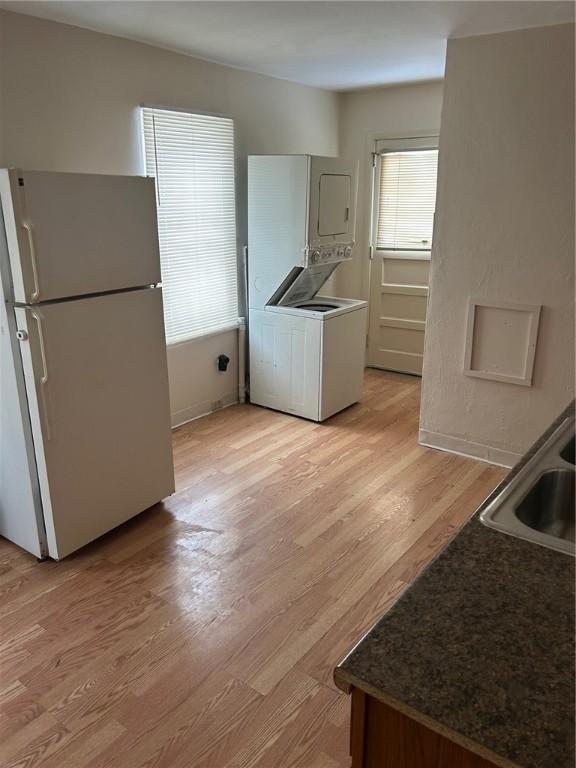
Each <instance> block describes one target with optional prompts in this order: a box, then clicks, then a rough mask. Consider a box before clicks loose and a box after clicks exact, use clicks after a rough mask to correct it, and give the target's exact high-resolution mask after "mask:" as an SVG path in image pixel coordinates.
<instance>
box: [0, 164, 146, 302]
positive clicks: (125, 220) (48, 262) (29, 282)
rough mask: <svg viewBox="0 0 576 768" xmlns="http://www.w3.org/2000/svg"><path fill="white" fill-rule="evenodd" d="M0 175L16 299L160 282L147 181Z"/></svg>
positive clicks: (21, 173)
mask: <svg viewBox="0 0 576 768" xmlns="http://www.w3.org/2000/svg"><path fill="white" fill-rule="evenodd" d="M3 173H4V176H3V178H2V183H1V191H2V204H3V208H4V211H5V215H6V218H7V232H8V237H9V246H10V259H11V265H12V274H13V277H14V294H15V299H16V301H17V302H20V303H23V304H30V303H37V302H40V301H47V300H51V299H59V298H63V297H72V296H82V295H86V294H92V293H102V292H105V291H111V290H120V289H123V288H133V287H138V286H143V285H153V284H155V283H158V282H160V279H161V278H160V258H159V249H158V235H157V228H156V200H155V190H154V180H153V179H145V178H140V177H137V176H105V175H99V174H76V173H49V172H39V171H18V170H11V171H8V172H7V171H4V172H3ZM6 174H9V175H8V176H6Z"/></svg>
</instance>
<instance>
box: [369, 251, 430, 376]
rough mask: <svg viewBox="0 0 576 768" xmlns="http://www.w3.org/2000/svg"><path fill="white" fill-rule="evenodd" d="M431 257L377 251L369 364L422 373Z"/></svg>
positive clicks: (373, 278)
mask: <svg viewBox="0 0 576 768" xmlns="http://www.w3.org/2000/svg"><path fill="white" fill-rule="evenodd" d="M429 266H430V260H429V258H409V259H408V258H398V257H397V256H394V254H386V252H383V251H375V256H374V259H373V261H372V265H371V273H370V320H369V331H368V352H367V364H368V365H369V366H372V367H374V368H385V369H387V370H391V371H401V372H403V373H414V374H417V375H421V374H422V358H423V354H424V331H425V327H426V308H427V304H428V279H429Z"/></svg>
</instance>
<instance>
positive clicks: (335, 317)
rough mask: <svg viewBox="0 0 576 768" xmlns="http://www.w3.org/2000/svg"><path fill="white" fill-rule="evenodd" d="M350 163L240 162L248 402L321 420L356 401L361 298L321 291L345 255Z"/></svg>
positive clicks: (350, 245)
mask: <svg viewBox="0 0 576 768" xmlns="http://www.w3.org/2000/svg"><path fill="white" fill-rule="evenodd" d="M356 187H357V173H356V167H355V166H354V165H350V164H347V163H346V162H344V161H342V160H338V159H332V158H325V157H312V156H310V155H253V156H251V157H249V158H248V262H247V272H248V275H247V277H248V279H247V282H248V306H249V346H250V400H251V402H252V403H255V404H257V405H263V406H266V407H267V408H273V409H275V410H278V411H285V412H286V413H291V414H294V415H296V416H302V417H304V418H307V419H312V420H313V421H323V420H324V419H327V418H328V417H329V416H332V415H333V414H335V413H337V412H338V411H341V410H342V409H343V408H346V407H347V406H349V405H352V404H353V403H356V402H358V400H360V398H361V397H362V384H363V373H364V354H365V347H366V313H367V303H366V302H365V301H358V300H355V299H343V298H334V297H331V296H322V295H320V293H319V291H320V290H321V289H322V286H323V285H324V284H325V283H326V281H327V280H328V278H329V277H330V276H331V275H332V273H333V272H334V270H335V269H336V268H337V267H338V265H339V264H340V263H342V262H345V261H350V260H351V259H352V258H353V253H354V218H355V211H356Z"/></svg>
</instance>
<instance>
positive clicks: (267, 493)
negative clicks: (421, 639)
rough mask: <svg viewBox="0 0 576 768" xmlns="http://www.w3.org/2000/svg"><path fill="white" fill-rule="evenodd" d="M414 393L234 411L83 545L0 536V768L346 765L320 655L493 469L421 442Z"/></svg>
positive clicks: (332, 654) (202, 422) (222, 415)
mask: <svg viewBox="0 0 576 768" xmlns="http://www.w3.org/2000/svg"><path fill="white" fill-rule="evenodd" d="M418 406H419V380H418V379H415V378H412V377H408V376H400V375H395V374H390V373H383V372H378V371H368V372H367V374H366V386H365V396H364V399H363V401H362V403H361V404H359V405H356V406H353V407H352V408H349V409H348V410H346V411H344V412H342V413H340V414H338V415H337V416H335V417H333V418H332V419H330V420H329V421H327V422H325V423H324V424H315V423H312V422H307V421H303V420H300V419H296V418H293V417H291V416H287V415H285V414H280V413H275V412H273V411H268V410H265V409H262V408H257V407H254V406H250V405H238V406H233V407H231V408H228V409H226V410H223V411H219V412H218V413H215V414H213V415H211V416H208V417H205V418H203V419H199V420H198V421H195V422H192V423H191V424H188V425H186V426H184V427H182V428H180V429H179V430H177V431H176V432H175V433H174V457H175V465H176V473H177V492H176V494H175V495H174V496H172V497H171V498H170V499H168V500H167V501H166V502H164V503H163V504H159V505H157V506H156V507H155V508H153V509H152V510H149V511H147V512H145V513H144V514H142V515H140V516H139V517H138V518H136V519H135V520H133V521H131V522H129V523H127V524H126V525H124V526H122V527H121V528H119V529H117V530H116V531H113V532H112V533H110V534H108V535H107V536H105V537H103V538H102V539H100V540H99V541H97V542H95V543H93V544H91V545H89V546H88V547H85V548H84V549H83V550H82V551H80V552H78V553H76V554H75V555H72V556H71V557H69V558H67V559H66V560H64V561H62V562H61V563H54V562H46V563H36V561H35V559H34V558H33V557H31V556H29V555H27V554H26V553H24V552H22V551H21V550H19V549H18V548H17V547H15V546H13V545H12V544H10V543H9V542H6V541H4V540H0V626H1V630H0V631H1V636H0V756H1V764H2V766H3V767H4V768H17V767H18V768H36V767H38V768H52V767H55V766H58V768H67V767H69V768H288V767H290V768H297V767H301V768H344V766H348V765H349V758H348V727H349V723H348V712H349V700H348V697H346V696H343V695H342V694H340V693H339V692H338V691H337V690H336V689H335V688H334V685H333V683H332V669H333V667H334V666H335V664H336V663H337V661H338V660H339V658H340V657H341V656H342V655H343V654H344V653H345V652H346V651H347V650H348V649H349V648H350V647H351V646H352V645H353V644H354V643H355V642H356V641H357V640H358V639H359V638H360V637H361V635H362V634H363V633H364V632H365V631H366V630H367V629H368V628H369V627H370V626H371V624H372V623H373V622H374V621H375V620H376V619H377V618H378V617H379V616H380V615H381V614H382V612H383V611H384V610H385V608H386V607H387V606H388V605H389V604H390V602H391V601H392V600H394V599H395V598H396V597H397V596H398V595H399V594H400V592H401V591H402V590H403V589H404V588H405V586H406V585H407V584H408V583H409V582H410V581H411V580H412V579H413V578H414V577H415V576H416V574H417V573H418V572H419V570H420V569H421V568H422V567H423V566H424V565H425V564H426V563H427V562H428V561H429V560H430V559H431V558H432V557H433V555H434V554H435V552H437V551H438V549H439V548H441V547H442V546H443V545H444V544H445V542H446V541H447V539H448V538H449V537H450V536H451V535H452V533H453V532H454V531H455V530H456V529H457V528H458V527H459V526H460V525H461V524H462V523H463V522H464V520H465V519H466V518H467V517H468V516H469V515H470V514H471V513H472V512H473V511H474V509H475V508H476V507H477V506H478V504H479V503H480V501H481V500H482V499H483V498H484V497H485V496H486V495H487V494H488V493H489V492H490V491H491V490H492V488H493V487H494V486H495V485H496V484H497V483H498V482H499V480H500V478H501V477H502V476H503V471H502V470H500V469H498V468H495V467H490V466H488V465H486V464H481V463H478V462H475V461H472V460H468V459H464V458H461V457H458V456H453V455H450V454H446V453H440V452H436V451H433V450H430V449H426V448H421V447H419V446H418V445H417V430H418Z"/></svg>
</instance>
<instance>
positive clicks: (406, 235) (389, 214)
mask: <svg viewBox="0 0 576 768" xmlns="http://www.w3.org/2000/svg"><path fill="white" fill-rule="evenodd" d="M437 147H438V137H437V136H435V135H432V134H430V135H429V136H428V137H425V136H424V137H420V138H411V137H406V138H395V139H390V140H386V139H381V140H378V141H377V142H376V146H375V150H376V151H375V152H374V153H373V156H372V157H373V169H374V173H373V188H372V196H373V207H372V226H371V229H372V233H371V238H372V240H371V246H372V247H371V255H372V261H371V270H370V319H369V331H368V350H367V364H368V365H369V366H373V367H376V368H385V369H388V370H392V371H400V372H404V373H412V374H417V375H421V374H422V358H423V353H424V333H425V328H426V310H427V304H428V285H429V267H430V253H431V247H432V235H433V223H434V208H435V201H436V172H437V163H438V149H437Z"/></svg>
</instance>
